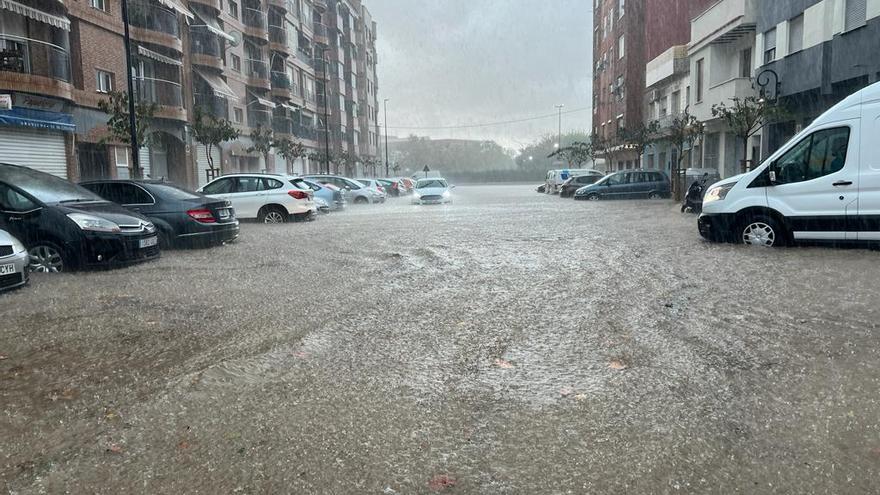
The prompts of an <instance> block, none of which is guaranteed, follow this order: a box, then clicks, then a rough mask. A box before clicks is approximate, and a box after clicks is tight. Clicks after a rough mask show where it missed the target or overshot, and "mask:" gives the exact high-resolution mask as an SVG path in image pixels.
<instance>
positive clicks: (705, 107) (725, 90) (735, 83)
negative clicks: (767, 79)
mask: <svg viewBox="0 0 880 495" xmlns="http://www.w3.org/2000/svg"><path fill="white" fill-rule="evenodd" d="M747 96H755V89H754V88H752V79H751V78H748V77H736V78H733V79H730V80H727V81H724V82H722V83H719V84H716V85H714V86H710V87H709V89H708V90H707V91H706V94H705V95H703V100H702V101H699V102H696V103H694V104H693V105H692V106H691V109H692V110H691V113H692V114H693V115H694V117H696V118H697V119H698V120H700V122H706V121H709V120H713V119H714V118H715V117H713V116H712V105H716V104H718V103H725V104H728V105H729V104H730V100H731V99H732V98H734V97H737V98H745V97H747Z"/></svg>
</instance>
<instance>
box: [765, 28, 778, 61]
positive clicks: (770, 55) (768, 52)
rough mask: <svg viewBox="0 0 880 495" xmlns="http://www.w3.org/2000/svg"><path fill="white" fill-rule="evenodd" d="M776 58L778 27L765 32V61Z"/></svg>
mask: <svg viewBox="0 0 880 495" xmlns="http://www.w3.org/2000/svg"><path fill="white" fill-rule="evenodd" d="M774 60H776V28H773V29H771V30H769V31H767V32H766V33H764V63H765V64H769V63H770V62H772V61H774Z"/></svg>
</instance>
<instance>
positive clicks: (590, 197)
mask: <svg viewBox="0 0 880 495" xmlns="http://www.w3.org/2000/svg"><path fill="white" fill-rule="evenodd" d="M600 199H601V198H600V197H599V195H598V194H596V193H592V194H590V195H588V196H587V201H599V200H600Z"/></svg>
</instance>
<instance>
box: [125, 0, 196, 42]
mask: <svg viewBox="0 0 880 495" xmlns="http://www.w3.org/2000/svg"><path fill="white" fill-rule="evenodd" d="M128 5H129V6H128V18H129V23H130V24H131V27H132V30H131V36H132V37H133V38H134V39H137V40H139V41H145V42H148V43H153V44H156V45H162V46H167V47H169V48H173V49H176V50H178V51H180V50H182V46H183V45H182V43H181V41H180V20H179V19H178V16H177V12H175V11H173V10H170V9H166V8H165V7H162V6H160V5H158V4H154V3H152V2H149V1H146V0H134V1H132V2H130V3H129V4H128Z"/></svg>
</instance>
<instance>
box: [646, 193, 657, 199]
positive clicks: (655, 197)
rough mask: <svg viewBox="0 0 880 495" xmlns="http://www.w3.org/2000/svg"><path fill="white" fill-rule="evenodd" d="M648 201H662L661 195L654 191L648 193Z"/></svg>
mask: <svg viewBox="0 0 880 495" xmlns="http://www.w3.org/2000/svg"><path fill="white" fill-rule="evenodd" d="M648 199H660V193H658V192H656V191H652V192H650V193H648Z"/></svg>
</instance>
